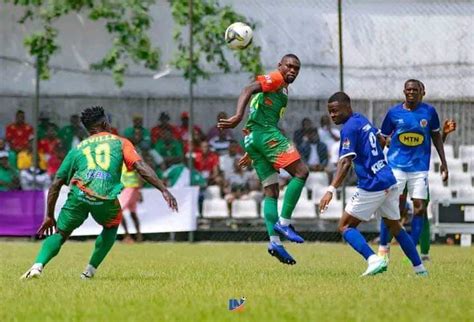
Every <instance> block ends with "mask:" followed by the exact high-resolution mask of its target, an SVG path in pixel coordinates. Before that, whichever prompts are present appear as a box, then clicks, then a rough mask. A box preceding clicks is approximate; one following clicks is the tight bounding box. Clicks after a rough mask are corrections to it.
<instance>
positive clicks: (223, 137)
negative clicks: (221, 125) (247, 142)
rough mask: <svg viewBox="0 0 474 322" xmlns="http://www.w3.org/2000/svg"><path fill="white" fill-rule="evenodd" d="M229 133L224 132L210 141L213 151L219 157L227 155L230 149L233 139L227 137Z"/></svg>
mask: <svg viewBox="0 0 474 322" xmlns="http://www.w3.org/2000/svg"><path fill="white" fill-rule="evenodd" d="M227 134H228V132H226V131H222V132H219V134H218V135H217V136H215V137H213V138H212V139H211V140H210V141H209V145H210V146H211V149H212V150H213V151H214V152H216V153H217V154H219V155H222V154H225V153H226V152H227V150H228V149H229V146H230V142H231V141H232V137H230V136H227Z"/></svg>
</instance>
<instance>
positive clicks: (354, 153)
mask: <svg viewBox="0 0 474 322" xmlns="http://www.w3.org/2000/svg"><path fill="white" fill-rule="evenodd" d="M328 111H329V116H330V117H331V119H332V120H333V121H334V123H335V124H343V127H342V130H341V143H340V144H341V145H340V148H339V162H338V164H337V170H336V174H335V176H334V179H333V180H332V183H331V185H330V186H329V187H328V189H327V191H326V194H325V195H324V196H323V197H322V199H321V201H320V203H319V207H320V209H321V212H322V213H323V215H324V210H325V209H326V208H327V207H328V205H329V202H330V201H331V199H332V197H333V195H334V193H335V191H336V188H337V187H339V186H340V185H341V184H342V182H343V180H344V178H345V177H346V176H347V173H348V171H349V169H350V168H351V166H352V163H353V164H354V169H355V172H356V174H357V177H358V183H357V190H356V192H355V193H354V195H353V196H352V198H351V200H350V201H349V203H348V204H347V206H346V209H345V210H344V212H343V214H342V217H341V219H340V221H339V227H338V228H339V231H340V232H341V233H342V236H343V238H344V239H345V240H346V241H347V242H348V243H349V244H350V245H351V246H352V248H354V249H355V250H356V251H357V252H359V253H360V254H361V255H362V256H364V258H365V259H366V260H367V262H368V267H367V270H366V271H365V272H364V273H363V274H362V276H367V275H375V274H378V273H382V272H384V271H385V270H386V268H387V263H386V261H385V258H384V257H379V256H377V255H376V254H375V253H374V251H373V250H372V249H371V248H370V246H369V245H368V244H367V242H366V240H365V239H364V237H363V236H362V234H361V233H360V232H359V231H358V230H357V226H358V225H359V224H360V223H361V222H362V221H368V220H369V219H370V217H371V216H372V214H373V213H374V212H378V213H379V214H380V215H381V217H382V218H383V220H384V222H385V224H386V225H387V226H388V227H389V229H390V232H391V233H392V234H393V235H394V236H395V238H396V239H397V241H398V242H399V243H400V246H401V247H402V249H403V251H404V252H405V254H406V255H407V257H408V258H409V259H410V261H411V263H412V264H413V268H414V270H415V273H416V274H418V275H427V274H428V272H427V271H426V269H425V267H424V266H423V264H422V262H421V259H420V256H419V255H418V252H417V251H416V247H415V245H414V244H413V241H412V240H411V238H410V236H409V235H408V234H407V232H406V231H405V230H404V229H403V228H402V226H401V224H400V222H399V219H400V213H399V209H398V197H399V193H398V188H397V181H396V179H395V177H394V175H393V173H392V170H391V168H390V166H388V164H387V162H386V161H385V157H384V154H383V152H382V147H381V145H380V143H379V141H378V139H377V135H378V132H379V131H378V130H377V129H376V128H375V127H374V126H373V125H372V124H371V123H370V122H369V121H368V120H367V118H365V116H363V115H361V114H358V113H353V112H352V108H351V101H350V98H349V96H347V94H346V93H344V92H337V93H335V94H333V95H332V96H331V97H330V98H329V100H328Z"/></svg>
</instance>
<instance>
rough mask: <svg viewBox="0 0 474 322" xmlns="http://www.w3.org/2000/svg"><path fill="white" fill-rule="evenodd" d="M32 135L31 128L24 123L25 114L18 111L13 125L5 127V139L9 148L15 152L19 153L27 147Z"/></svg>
mask: <svg viewBox="0 0 474 322" xmlns="http://www.w3.org/2000/svg"><path fill="white" fill-rule="evenodd" d="M32 135H33V128H32V127H31V125H29V124H27V123H25V112H23V111H22V110H18V111H17V112H16V116H15V123H11V124H9V125H8V126H7V131H6V139H7V142H8V144H9V145H10V148H11V149H12V150H13V151H15V152H20V151H21V150H23V149H25V148H26V147H27V146H28V140H29V138H30V137H31V136H32Z"/></svg>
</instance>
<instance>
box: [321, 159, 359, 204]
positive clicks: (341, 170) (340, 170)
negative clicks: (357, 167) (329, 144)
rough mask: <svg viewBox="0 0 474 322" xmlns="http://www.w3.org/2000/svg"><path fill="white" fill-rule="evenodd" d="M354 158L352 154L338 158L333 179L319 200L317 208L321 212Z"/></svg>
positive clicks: (344, 176)
mask: <svg viewBox="0 0 474 322" xmlns="http://www.w3.org/2000/svg"><path fill="white" fill-rule="evenodd" d="M353 158H354V155H348V156H346V157H344V158H342V159H340V160H339V162H338V163H337V169H336V174H335V175H334V179H332V182H331V185H330V186H329V187H328V189H327V191H326V193H325V194H324V196H323V197H322V198H321V201H320V202H319V210H320V211H321V212H324V211H325V210H326V209H327V207H328V205H329V203H330V202H331V200H332V197H333V195H334V193H335V192H336V189H337V188H338V187H339V186H340V185H341V184H342V182H343V181H344V179H345V178H346V176H347V173H348V172H349V169H350V168H351V166H352V159H353Z"/></svg>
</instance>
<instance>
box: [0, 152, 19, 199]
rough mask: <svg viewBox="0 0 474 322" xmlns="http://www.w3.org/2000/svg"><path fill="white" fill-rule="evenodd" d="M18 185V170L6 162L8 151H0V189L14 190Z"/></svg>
mask: <svg viewBox="0 0 474 322" xmlns="http://www.w3.org/2000/svg"><path fill="white" fill-rule="evenodd" d="M19 187H20V180H19V179H18V172H17V171H16V169H14V168H12V167H11V166H10V164H9V163H8V152H7V151H0V191H9V190H16V189H18V188H19Z"/></svg>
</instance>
